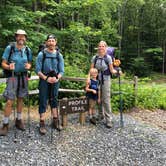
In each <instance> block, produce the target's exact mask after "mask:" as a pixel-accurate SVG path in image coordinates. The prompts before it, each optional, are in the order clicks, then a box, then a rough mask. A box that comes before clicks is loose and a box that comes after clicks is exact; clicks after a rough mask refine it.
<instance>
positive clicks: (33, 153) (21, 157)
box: [0, 115, 166, 166]
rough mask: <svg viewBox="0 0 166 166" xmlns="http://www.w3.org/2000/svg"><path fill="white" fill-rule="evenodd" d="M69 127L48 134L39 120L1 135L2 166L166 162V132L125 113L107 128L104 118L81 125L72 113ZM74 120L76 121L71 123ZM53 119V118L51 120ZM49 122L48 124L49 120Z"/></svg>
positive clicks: (156, 165)
mask: <svg viewBox="0 0 166 166" xmlns="http://www.w3.org/2000/svg"><path fill="white" fill-rule="evenodd" d="M69 121H70V122H69V125H68V127H67V128H66V129H65V130H63V131H61V132H60V133H59V132H57V131H54V132H53V142H52V143H51V137H50V135H51V134H50V133H51V130H50V127H49V126H47V129H48V132H47V135H46V136H40V135H39V134H38V122H35V121H34V122H32V124H31V137H30V138H28V128H27V130H26V131H25V132H21V131H17V142H16V143H14V142H13V140H14V132H13V131H14V128H11V129H10V131H9V134H8V136H7V137H0V165H1V166H14V165H15V166H30V165H32V166H166V132H165V131H164V130H159V129H157V128H152V127H151V126H150V125H146V124H143V123H141V122H139V121H136V120H135V119H134V118H132V117H131V116H129V115H125V116H124V127H123V128H120V125H119V115H118V116H117V115H115V116H114V127H113V128H112V129H107V128H106V127H105V126H104V124H103V123H102V122H101V123H100V124H98V125H97V126H96V127H95V126H93V125H91V124H89V122H88V119H86V124H85V125H84V126H81V125H79V123H78V117H77V115H75V116H73V115H72V116H71V118H70V119H69ZM71 122H72V123H71ZM48 123H49V121H48ZM48 123H47V124H48Z"/></svg>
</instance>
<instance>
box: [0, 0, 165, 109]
mask: <svg viewBox="0 0 166 166" xmlns="http://www.w3.org/2000/svg"><path fill="white" fill-rule="evenodd" d="M17 29H24V30H25V31H26V32H27V34H28V41H27V45H28V46H29V47H30V48H31V49H32V51H33V56H34V59H33V60H34V61H33V64H35V63H34V62H35V58H36V56H37V51H38V47H39V45H40V44H41V43H43V42H44V41H45V39H46V36H47V35H48V34H50V33H51V34H55V35H56V36H57V38H58V46H59V48H60V51H61V53H62V54H63V56H64V60H65V76H74V77H78V76H79V77H86V75H87V73H88V70H89V66H90V59H91V57H92V56H93V55H95V53H96V46H97V43H98V42H99V41H100V40H105V41H106V42H107V43H108V45H109V46H113V47H115V48H116V58H119V59H120V60H121V61H122V64H121V67H122V69H123V73H124V75H125V77H126V78H127V77H130V78H131V77H132V76H134V75H137V76H138V77H139V78H144V81H145V80H147V79H148V80H149V77H150V75H151V73H154V72H157V73H161V74H162V75H163V76H165V72H166V1H165V0H157V1H156V0H40V1H37V0H1V1H0V54H1V55H2V53H3V50H4V48H5V47H6V45H8V44H9V43H10V42H13V41H14V32H15V31H16V30H17ZM34 67H35V65H33V68H34ZM145 77H146V79H145ZM34 84H35V85H31V86H36V83H34ZM62 85H64V86H66V87H77V88H80V87H81V86H82V85H79V84H76V83H74V84H71V83H69V82H65V83H62ZM143 87H144V86H141V88H142V90H139V92H140V95H141V97H140V100H139V98H138V100H137V104H138V105H139V101H142V100H143V102H142V103H141V104H140V106H143V107H150V108H153V107H159V108H164V109H165V108H166V103H165V99H166V94H164V93H163V88H164V86H162V88H161V85H160V87H159V88H158V89H154V88H156V87H157V86H156V84H153V85H151V86H150V92H149V90H147V89H148V88H149V87H148V88H147V86H146V91H145V89H143ZM32 88H34V87H32ZM117 88H118V87H117ZM122 88H124V90H125V89H126V90H127V91H128V92H130V90H129V89H130V88H129V87H126V86H125V87H122ZM1 89H2V88H1ZM115 89H116V88H115ZM159 90H161V92H160V91H159ZM164 90H165V89H164ZM145 92H147V93H148V94H147V95H145ZM132 93H133V92H131V94H130V95H128V94H127V95H126V96H125V95H124V101H125V103H126V109H128V108H129V107H132V106H133V105H134V102H133V97H132V96H133V95H132ZM160 93H161V94H160ZM152 94H155V97H154V98H153V100H155V103H154V101H153V100H152V97H151V95H152ZM159 95H160V97H162V98H163V99H162V102H161V101H159V102H160V103H159V104H158V102H156V100H157V98H158V96H159ZM163 95H164V96H163ZM146 98H147V99H148V103H146V102H147V99H146ZM150 99H151V100H150ZM149 100H150V101H149ZM113 101H117V104H115V105H117V107H118V99H116V96H115V98H113ZM113 103H116V102H113ZM156 103H157V105H156ZM154 104H155V105H154Z"/></svg>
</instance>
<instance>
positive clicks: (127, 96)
mask: <svg viewBox="0 0 166 166" xmlns="http://www.w3.org/2000/svg"><path fill="white" fill-rule="evenodd" d="M123 81H124V80H123ZM120 102H122V107H123V110H128V109H130V108H132V107H133V106H134V104H135V98H134V89H133V85H132V84H129V83H127V84H121V93H120V94H119V83H118V81H117V82H116V80H115V81H114V82H113V83H112V96H111V105H112V110H113V111H114V112H117V111H119V110H120Z"/></svg>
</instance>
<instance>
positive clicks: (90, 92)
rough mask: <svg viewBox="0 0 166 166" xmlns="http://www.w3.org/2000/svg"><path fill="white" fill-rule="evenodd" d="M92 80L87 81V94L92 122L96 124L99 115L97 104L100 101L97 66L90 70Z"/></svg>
mask: <svg viewBox="0 0 166 166" xmlns="http://www.w3.org/2000/svg"><path fill="white" fill-rule="evenodd" d="M89 73H90V81H87V83H86V88H85V90H86V96H87V99H88V103H89V119H90V123H92V124H94V125H96V122H97V117H96V111H95V106H96V104H97V102H98V103H100V89H99V81H98V80H97V75H98V70H97V69H96V68H91V69H90V71H89Z"/></svg>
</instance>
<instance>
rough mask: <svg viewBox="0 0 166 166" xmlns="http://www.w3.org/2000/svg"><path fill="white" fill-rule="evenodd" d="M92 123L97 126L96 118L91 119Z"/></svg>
mask: <svg viewBox="0 0 166 166" xmlns="http://www.w3.org/2000/svg"><path fill="white" fill-rule="evenodd" d="M89 121H90V123H92V124H93V125H96V117H92V118H90V120H89Z"/></svg>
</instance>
